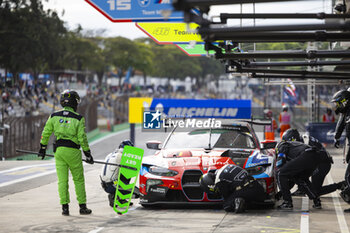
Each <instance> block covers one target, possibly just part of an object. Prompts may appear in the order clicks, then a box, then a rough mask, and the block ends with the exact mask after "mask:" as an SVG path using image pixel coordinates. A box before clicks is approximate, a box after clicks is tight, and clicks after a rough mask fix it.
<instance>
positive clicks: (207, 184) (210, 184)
mask: <svg viewBox="0 0 350 233" xmlns="http://www.w3.org/2000/svg"><path fill="white" fill-rule="evenodd" d="M199 185H200V187H201V189H202V190H203V191H204V192H206V193H214V192H215V189H214V187H215V173H213V172H208V173H207V174H204V175H202V177H201V178H200V179H199Z"/></svg>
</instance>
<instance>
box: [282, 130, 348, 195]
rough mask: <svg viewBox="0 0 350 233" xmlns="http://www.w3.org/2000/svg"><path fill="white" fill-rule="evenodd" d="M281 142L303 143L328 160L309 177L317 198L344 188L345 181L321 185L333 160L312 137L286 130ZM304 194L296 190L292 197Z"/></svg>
mask: <svg viewBox="0 0 350 233" xmlns="http://www.w3.org/2000/svg"><path fill="white" fill-rule="evenodd" d="M282 140H283V141H298V142H302V143H305V144H306V145H309V146H311V147H315V148H316V149H317V150H318V151H319V153H323V155H320V154H319V155H320V156H321V157H322V156H323V158H325V157H326V158H328V159H324V160H322V162H321V163H320V164H319V165H318V167H317V168H316V170H315V171H314V172H313V173H312V176H311V183H312V186H313V187H314V189H315V191H316V192H317V193H318V195H319V196H321V195H325V194H328V193H332V192H334V191H336V190H337V189H342V188H343V187H344V186H345V181H342V182H339V183H333V184H330V185H325V186H322V185H323V182H324V179H325V178H326V176H327V174H328V173H329V171H330V170H331V166H332V164H333V158H332V157H331V156H330V155H329V153H328V152H327V150H326V148H324V146H323V145H322V144H321V143H320V142H319V141H318V140H317V139H316V138H314V137H312V136H309V135H306V134H304V135H302V136H301V135H300V133H299V131H298V130H297V129H288V130H287V131H285V132H284V134H283V136H282ZM304 194H305V193H304V192H303V191H302V190H301V189H298V190H297V191H295V192H294V193H293V194H292V195H295V196H304Z"/></svg>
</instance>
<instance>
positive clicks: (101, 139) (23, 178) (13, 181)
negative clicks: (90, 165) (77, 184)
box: [0, 129, 129, 188]
mask: <svg viewBox="0 0 350 233" xmlns="http://www.w3.org/2000/svg"><path fill="white" fill-rule="evenodd" d="M128 130H129V129H125V130H121V131H119V132H116V133H112V134H109V135H107V136H105V137H103V138H100V139H97V140H96V141H93V142H91V143H89V145H90V147H91V146H93V145H95V144H97V143H99V142H101V141H103V140H105V139H107V138H110V137H113V136H116V135H118V134H123V133H126V132H127V131H128ZM51 164H54V161H53V162H52V163H46V164H39V165H38V164H34V165H28V166H22V167H17V168H12V169H9V170H4V171H0V174H1V173H6V172H12V171H17V170H20V169H24V168H31V167H41V166H47V165H51ZM83 165H84V166H85V165H86V163H83ZM55 172H56V167H54V169H52V170H51V171H47V172H42V173H38V174H35V175H31V176H26V177H22V178H18V179H15V180H11V181H8V182H4V183H0V188H1V187H5V186H8V185H12V184H16V183H19V182H23V181H27V180H30V179H34V178H38V177H41V176H46V175H49V174H52V173H55Z"/></svg>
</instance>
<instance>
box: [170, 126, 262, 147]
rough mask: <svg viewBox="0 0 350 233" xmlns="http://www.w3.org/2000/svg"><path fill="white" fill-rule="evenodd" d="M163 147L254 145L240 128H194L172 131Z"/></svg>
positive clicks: (250, 137) (248, 135)
mask: <svg viewBox="0 0 350 233" xmlns="http://www.w3.org/2000/svg"><path fill="white" fill-rule="evenodd" d="M209 141H210V143H209ZM164 148H165V149H179V148H210V149H211V148H229V149H232V148H237V149H255V148H256V146H255V143H254V140H253V138H252V136H251V135H250V134H249V133H247V132H243V131H241V130H240V129H212V130H210V129H196V130H193V131H191V132H174V133H173V134H172V135H171V136H170V138H169V140H168V142H167V143H166V145H165V147H164Z"/></svg>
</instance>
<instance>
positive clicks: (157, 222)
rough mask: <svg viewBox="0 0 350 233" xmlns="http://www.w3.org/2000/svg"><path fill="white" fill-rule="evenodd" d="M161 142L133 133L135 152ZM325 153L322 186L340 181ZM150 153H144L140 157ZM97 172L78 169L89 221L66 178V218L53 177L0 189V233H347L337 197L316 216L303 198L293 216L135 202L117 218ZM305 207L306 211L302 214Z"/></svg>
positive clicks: (99, 151)
mask: <svg viewBox="0 0 350 233" xmlns="http://www.w3.org/2000/svg"><path fill="white" fill-rule="evenodd" d="M128 137H129V132H127V131H124V132H120V133H118V134H114V135H112V136H109V137H108V138H104V139H102V140H101V141H98V142H95V143H93V144H92V145H91V149H92V152H93V155H94V158H95V159H98V160H103V159H104V157H105V156H106V155H107V154H108V153H110V152H111V151H113V150H114V149H115V148H116V147H117V146H118V144H119V142H120V141H122V140H124V139H126V138H128ZM164 138H165V135H163V136H160V135H155V134H154V133H141V132H140V129H138V131H137V134H136V140H137V143H136V146H137V147H141V148H145V146H144V145H145V144H144V142H146V141H148V140H151V139H160V140H162V141H164ZM329 151H330V153H331V154H332V155H333V157H334V160H335V164H334V165H333V167H332V170H331V172H330V175H329V176H328V177H327V179H326V181H325V183H332V180H334V181H336V182H337V181H340V180H342V179H343V177H344V171H345V165H344V164H343V163H342V157H341V155H340V154H341V151H340V150H334V149H330V150H329ZM150 153H151V152H150V151H146V152H145V155H146V156H147V155H148V154H150ZM47 163H50V161H49V162H48V161H5V162H0V174H1V172H3V173H4V171H8V170H9V169H18V167H21V166H29V167H27V168H25V169H20V170H12V171H11V172H10V173H12V174H13V175H18V173H21V174H22V175H23V174H24V175H32V174H31V173H30V172H37V173H40V172H42V173H45V172H47V171H48V170H50V169H49V168H48V170H45V169H42V168H40V167H42V166H39V165H43V167H46V165H44V164H47ZM51 163H53V161H52V162H51ZM33 165H34V166H33ZM38 167H39V168H38ZM101 167H102V166H101V165H97V164H95V165H86V166H85V167H84V169H85V179H86V189H87V199H88V207H89V208H91V209H92V210H93V214H92V215H90V216H81V215H79V212H78V204H77V201H76V199H75V192H74V184H73V182H72V179H71V178H70V197H71V204H70V212H71V216H69V217H65V216H62V215H61V209H60V208H61V207H60V205H59V202H58V200H59V199H58V193H57V182H56V174H55V172H54V171H53V172H52V173H51V174H47V175H44V176H40V177H37V178H33V179H29V180H27V181H22V182H18V183H13V184H8V185H6V186H3V187H0V195H1V197H0V232H91V233H97V232H128V233H131V232H240V233H241V232H344V233H345V232H349V227H350V225H349V224H350V214H343V212H342V211H343V209H345V208H349V207H350V206H349V205H348V204H346V203H344V202H343V201H342V200H341V199H340V198H338V196H339V195H338V193H337V192H336V193H333V194H328V195H326V196H323V197H322V198H321V200H322V205H323V209H322V210H315V209H313V208H312V207H311V206H312V202H310V203H307V202H308V200H307V198H302V197H294V198H293V200H294V210H293V211H291V212H281V211H278V210H276V209H249V210H247V211H246V212H245V213H243V214H234V213H225V211H223V210H222V209H215V208H208V207H206V208H205V207H195V208H185V207H179V208H154V209H145V208H143V207H142V206H140V205H139V204H138V200H137V199H135V200H133V202H134V206H132V207H131V208H130V209H129V212H128V213H127V214H125V215H122V216H120V215H117V214H116V213H115V212H114V211H113V209H112V208H111V207H109V205H108V201H107V194H106V193H105V192H104V191H103V190H102V188H101V186H100V180H99V173H100V169H101ZM26 169H31V170H29V171H28V170H26ZM0 182H1V181H0ZM7 182H9V181H7ZM0 185H1V183H0ZM305 206H307V207H309V209H310V210H309V211H302V209H304V208H305Z"/></svg>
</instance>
